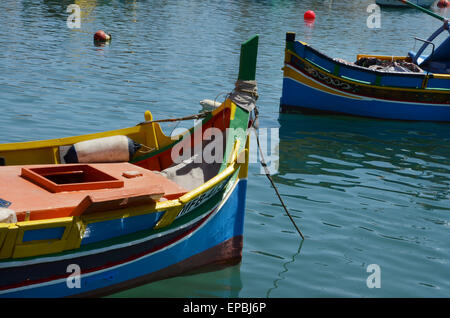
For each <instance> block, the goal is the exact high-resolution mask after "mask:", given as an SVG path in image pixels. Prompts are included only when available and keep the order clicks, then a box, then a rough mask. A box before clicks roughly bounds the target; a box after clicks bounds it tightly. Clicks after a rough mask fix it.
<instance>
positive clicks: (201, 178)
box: [0, 105, 230, 223]
mask: <svg viewBox="0 0 450 318" xmlns="http://www.w3.org/2000/svg"><path fill="white" fill-rule="evenodd" d="M224 106H226V105H224ZM145 119H146V121H145V122H144V123H142V124H139V125H137V126H135V127H131V128H125V129H121V130H116V131H110V132H104V133H100V134H93V135H85V136H78V137H68V138H61V139H54V140H48V141H37V142H25V143H14V144H3V145H1V146H0V158H2V163H3V166H2V167H0V171H1V173H0V199H1V202H0V205H1V206H0V210H2V209H3V220H2V219H1V218H0V223H1V222H7V221H5V220H6V219H10V220H11V222H10V223H15V221H32V220H42V219H51V218H59V217H68V216H79V215H82V214H90V213H95V212H99V211H107V210H114V209H119V208H126V207H130V206H137V205H143V204H144V205H149V204H150V205H152V204H153V205H155V203H156V202H162V201H166V200H173V199H176V198H179V197H181V196H183V195H184V194H186V193H187V192H189V191H191V190H193V189H195V188H197V187H199V186H201V185H202V184H204V183H205V182H207V181H208V180H210V179H211V178H213V177H214V176H216V175H217V174H218V173H219V170H220V168H221V165H222V161H223V160H220V162H219V161H218V162H212V163H208V161H207V160H204V158H199V157H202V156H203V152H202V149H204V148H205V147H207V145H208V144H209V143H211V142H216V143H218V142H219V143H221V145H222V149H225V145H226V128H227V127H228V126H229V123H230V109H229V108H228V107H220V108H218V109H217V110H215V111H214V112H213V115H212V116H210V117H209V118H208V117H207V118H204V119H203V121H202V124H201V125H197V126H195V127H193V128H191V129H190V130H189V131H188V132H185V133H183V134H181V135H178V136H177V137H175V138H170V137H168V136H166V135H165V134H164V133H163V132H162V130H161V127H160V125H159V123H155V122H153V121H152V116H151V113H150V112H146V116H145ZM208 128H216V129H219V130H220V131H221V132H222V134H219V135H220V136H221V137H222V140H214V139H215V138H217V136H214V138H212V137H211V136H206V134H205V132H206V131H207V129H208ZM117 135H120V136H127V138H129V139H130V140H132V141H133V143H134V144H137V145H140V147H139V149H137V151H136V153H135V154H134V155H133V157H132V158H131V159H130V160H129V161H125V160H112V161H113V162H108V163H104V162H95V160H94V161H93V162H80V163H71V164H66V163H65V161H64V154H65V153H67V148H68V147H70V146H73V145H76V144H77V143H79V142H82V141H84V140H101V139H102V138H105V137H111V136H117ZM198 136H200V139H199V138H198ZM218 148H220V147H218ZM149 149H150V150H151V151H149ZM187 150H190V151H189V153H188V154H186V152H187ZM224 152H225V150H224ZM219 155H222V158H223V156H225V155H226V154H225V153H223V154H219ZM199 159H200V160H199ZM6 210H8V211H9V212H10V213H9V215H8V213H5V211H6ZM0 212H1V211H0ZM11 213H14V214H15V215H13V216H12V218H11V215H10V214H11ZM0 216H1V215H0ZM16 219H17V220H16Z"/></svg>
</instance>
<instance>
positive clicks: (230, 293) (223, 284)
mask: <svg viewBox="0 0 450 318" xmlns="http://www.w3.org/2000/svg"><path fill="white" fill-rule="evenodd" d="M240 266H241V264H238V265H235V266H231V267H226V268H224V269H222V270H219V271H214V272H208V273H202V274H195V275H187V276H180V277H174V278H169V279H165V280H162V281H157V282H154V283H151V284H146V285H143V286H140V287H137V288H134V289H129V290H126V291H123V292H120V293H116V294H114V295H111V296H110V297H119V298H121V297H131V298H133V297H151V298H166V297H167V298H185V297H194V298H196V297H219V298H238V297H239V293H240V291H241V290H242V280H241V270H240Z"/></svg>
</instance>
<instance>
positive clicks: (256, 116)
mask: <svg viewBox="0 0 450 318" xmlns="http://www.w3.org/2000/svg"><path fill="white" fill-rule="evenodd" d="M254 112H255V119H254V121H253V123H252V127H253V128H255V129H256V127H255V125H254V123H255V122H256V121H257V119H258V114H259V112H258V108H256V107H255V109H254ZM255 135H256V144H257V145H258V150H259V154H260V156H261V166H263V168H264V172H265V175H266V177H267V178H268V179H269V181H270V183H271V184H272V187H273V188H274V190H275V193H276V194H277V196H278V199H279V200H280V202H281V205H282V206H283V208H284V211H285V212H286V214H287V215H288V217H289V219H290V220H291V222H292V224H293V225H294V227H295V229H296V230H297V232H298V234H300V236H301V238H302V240H304V239H305V237H304V236H303V234H302V232H301V231H300V229H299V228H298V226H297V224H295V222H294V219H293V218H292V216H291V214H290V213H289V211H288V209H287V207H286V204H284V201H283V198H282V197H281V195H280V192H278V188H277V187H276V186H275V183H274V182H273V179H272V177H271V176H270V171H269V169H268V168H267V164H266V161H265V159H264V156H263V152H262V150H261V145H260V143H259V137H258V134H257V133H255Z"/></svg>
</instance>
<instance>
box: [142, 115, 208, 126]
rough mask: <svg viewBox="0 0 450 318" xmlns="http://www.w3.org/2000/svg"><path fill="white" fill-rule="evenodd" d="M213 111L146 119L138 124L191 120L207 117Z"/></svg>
mask: <svg viewBox="0 0 450 318" xmlns="http://www.w3.org/2000/svg"><path fill="white" fill-rule="evenodd" d="M210 113H211V112H202V113H200V114H195V115H190V116H186V117H180V118H165V119H158V120H146V121H143V122H141V123H139V124H137V125H136V126H139V125H144V124H151V123H167V122H174V121H182V120H191V119H200V118H205V117H206V116H207V115H208V114H210Z"/></svg>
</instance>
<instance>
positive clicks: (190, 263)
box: [0, 179, 247, 298]
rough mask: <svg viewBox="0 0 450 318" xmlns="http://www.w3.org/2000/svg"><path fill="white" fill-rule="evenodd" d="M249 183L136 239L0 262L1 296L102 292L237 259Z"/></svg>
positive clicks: (238, 183) (240, 182)
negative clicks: (74, 269)
mask: <svg viewBox="0 0 450 318" xmlns="http://www.w3.org/2000/svg"><path fill="white" fill-rule="evenodd" d="M246 188H247V180H246V179H237V181H236V182H235V183H234V185H233V186H232V188H231V189H230V190H229V191H228V192H227V194H226V195H225V198H224V199H223V200H221V201H219V202H218V203H217V204H216V205H215V206H213V207H212V208H209V209H206V210H205V211H204V212H203V213H202V214H201V215H199V216H198V217H196V218H194V219H192V220H190V221H188V222H187V223H182V224H181V225H179V226H178V227H175V228H173V227H172V228H170V229H168V230H166V231H163V232H159V233H158V234H156V235H152V236H150V237H147V238H145V237H144V238H140V239H139V240H136V241H134V242H127V243H122V244H117V245H113V246H109V247H104V246H100V247H99V248H98V249H93V250H90V251H88V252H86V251H82V250H81V251H76V252H73V253H69V254H64V255H59V256H50V257H42V258H38V259H32V260H27V259H24V260H16V261H11V262H2V263H0V275H1V276H2V277H4V278H6V277H8V278H7V279H2V286H1V287H0V297H39V298H41V297H86V296H102V295H107V294H111V293H114V292H117V291H120V290H124V289H127V288H131V287H134V286H138V285H142V284H145V283H149V282H152V281H157V280H161V279H165V278H168V277H173V276H178V275H181V274H187V273H190V272H193V271H197V270H201V271H207V270H215V269H218V268H221V267H223V266H229V265H233V264H236V263H238V262H240V260H241V258H242V241H243V224H244V211H245V197H246ZM70 264H76V265H78V266H80V268H81V273H80V275H79V277H78V278H79V285H78V286H77V285H76V284H71V283H70V282H75V280H74V279H75V278H74V277H73V276H71V275H70V272H69V273H68V271H67V269H68V268H69V267H68V266H69V265H70ZM93 264H95V267H94V265H93ZM39 273H45V275H44V276H48V275H50V277H39ZM30 277H31V279H30ZM78 278H77V279H78ZM71 287H72V288H71Z"/></svg>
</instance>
